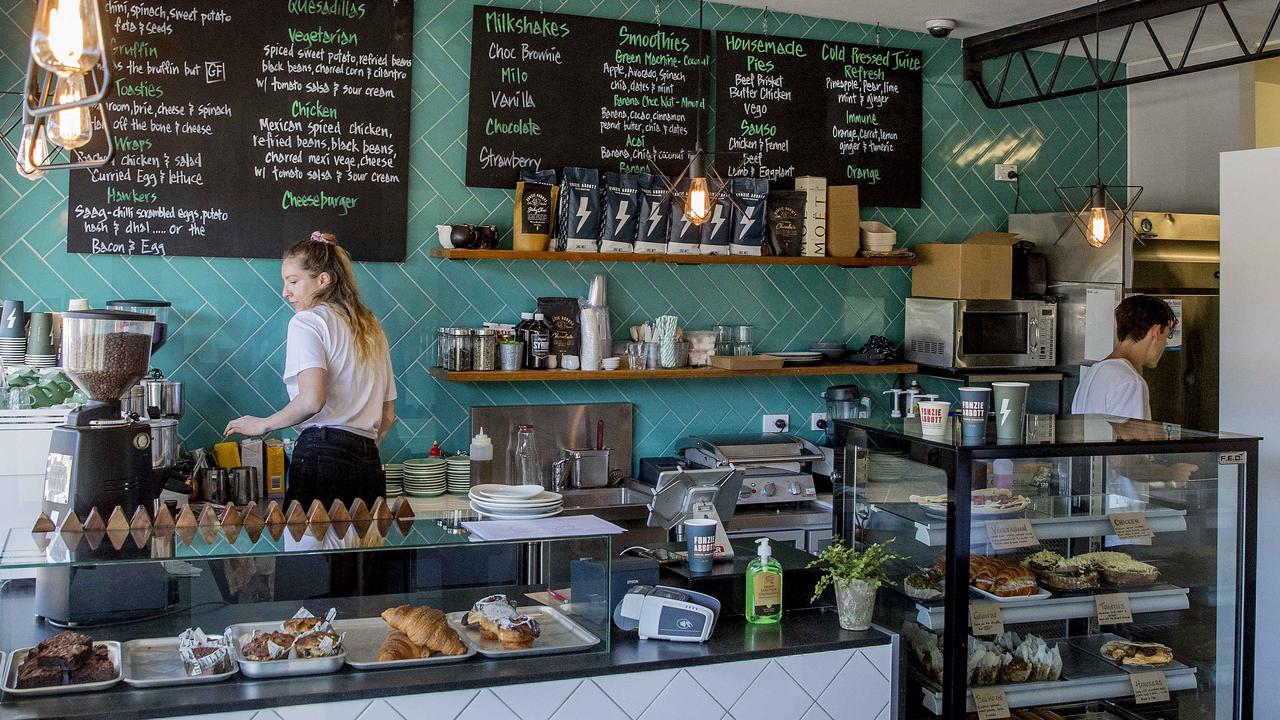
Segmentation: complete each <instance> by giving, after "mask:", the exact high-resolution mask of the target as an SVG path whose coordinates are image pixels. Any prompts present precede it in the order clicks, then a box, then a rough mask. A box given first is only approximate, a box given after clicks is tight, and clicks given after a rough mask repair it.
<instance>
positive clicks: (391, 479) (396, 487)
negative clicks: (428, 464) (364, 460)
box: [382, 463, 404, 498]
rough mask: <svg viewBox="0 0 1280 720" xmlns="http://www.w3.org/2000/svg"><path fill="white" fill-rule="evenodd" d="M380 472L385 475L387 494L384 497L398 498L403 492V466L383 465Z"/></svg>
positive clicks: (398, 464)
mask: <svg viewBox="0 0 1280 720" xmlns="http://www.w3.org/2000/svg"><path fill="white" fill-rule="evenodd" d="M382 471H383V472H385V473H386V474H387V494H386V495H385V497H389V498H393V497H399V496H400V493H402V492H404V465H401V464H400V463H393V464H390V465H383V466H382Z"/></svg>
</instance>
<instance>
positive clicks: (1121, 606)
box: [1093, 593, 1133, 625]
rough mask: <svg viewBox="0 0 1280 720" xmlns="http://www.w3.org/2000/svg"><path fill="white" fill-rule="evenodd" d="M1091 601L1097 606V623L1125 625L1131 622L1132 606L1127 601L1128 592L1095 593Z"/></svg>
mask: <svg viewBox="0 0 1280 720" xmlns="http://www.w3.org/2000/svg"><path fill="white" fill-rule="evenodd" d="M1093 602H1094V605H1096V606H1097V608H1098V624H1099V625H1125V624H1128V623H1131V622H1133V606H1132V604H1130V602H1129V593H1107V594H1106V595H1095V596H1094V597H1093Z"/></svg>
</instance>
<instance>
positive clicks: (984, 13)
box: [716, 0, 1280, 64]
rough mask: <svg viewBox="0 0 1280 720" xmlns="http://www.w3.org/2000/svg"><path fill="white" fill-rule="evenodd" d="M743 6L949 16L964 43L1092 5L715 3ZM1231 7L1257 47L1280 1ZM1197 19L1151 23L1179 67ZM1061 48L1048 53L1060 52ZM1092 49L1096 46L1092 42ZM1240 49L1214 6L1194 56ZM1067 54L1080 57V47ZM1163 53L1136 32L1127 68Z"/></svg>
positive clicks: (898, 22) (960, 0)
mask: <svg viewBox="0 0 1280 720" xmlns="http://www.w3.org/2000/svg"><path fill="white" fill-rule="evenodd" d="M716 1H717V2H725V3H727V4H730V5H740V6H743V7H753V8H763V7H766V6H767V7H768V8H769V10H770V12H791V13H798V14H800V15H811V16H815V17H825V18H834V19H837V20H847V21H852V22H860V23H867V24H871V25H874V24H875V23H880V24H881V25H885V26H887V27H895V28H903V29H906V30H912V31H915V32H924V22H925V20H928V19H930V18H936V17H946V18H954V19H955V20H956V21H957V23H958V24H957V27H956V29H955V32H954V33H952V37H957V38H962V37H968V36H970V35H977V34H981V33H984V32H987V31H989V30H998V29H1000V28H1004V27H1008V26H1010V25H1016V24H1018V23H1022V22H1027V21H1028V20H1035V19H1038V18H1042V17H1045V16H1046V15H1052V14H1054V13H1058V12H1062V11H1064V10H1071V9H1074V8H1078V7H1084V6H1091V5H1092V3H1090V2H1088V1H1087V0H716ZM1226 4H1227V8H1228V9H1229V10H1230V11H1231V16H1232V18H1233V19H1234V20H1235V22H1236V26H1237V27H1238V29H1239V30H1240V33H1241V35H1242V36H1243V37H1244V39H1245V41H1246V42H1248V43H1251V44H1252V45H1253V46H1254V47H1256V45H1257V42H1258V41H1259V40H1260V39H1261V36H1262V33H1263V32H1264V31H1265V30H1266V26H1267V22H1268V21H1269V20H1270V19H1271V14H1272V13H1273V12H1274V11H1275V8H1276V0H1227V3H1226ZM1195 16H1196V14H1195V13H1194V12H1191V13H1181V14H1179V15H1175V16H1171V17H1169V18H1166V19H1162V20H1158V21H1153V23H1152V25H1153V27H1155V30H1156V33H1157V36H1158V37H1159V38H1160V42H1161V44H1162V45H1164V49H1165V52H1166V53H1168V54H1169V55H1170V57H1171V59H1172V61H1173V62H1174V64H1177V62H1178V57H1180V56H1181V54H1182V52H1183V50H1184V49H1185V47H1186V41H1187V36H1188V35H1189V34H1190V32H1191V27H1192V25H1193V24H1194V22H1195ZM1123 37H1124V33H1123V30H1115V31H1110V32H1105V33H1103V34H1102V38H1101V46H1102V52H1103V56H1104V57H1108V59H1111V58H1114V56H1115V54H1116V53H1117V52H1118V51H1119V49H1120V43H1121V41H1122V40H1123ZM1273 39H1277V40H1280V28H1278V29H1277V30H1276V31H1275V32H1273ZM1060 47H1061V45H1059V46H1057V47H1053V48H1048V49H1049V50H1051V51H1052V52H1055V53H1056V52H1058V51H1059V49H1060ZM1090 48H1091V49H1092V43H1090ZM1224 48H1227V49H1230V48H1235V51H1236V52H1238V51H1239V48H1238V47H1237V46H1236V44H1235V38H1234V35H1232V33H1231V30H1230V27H1229V26H1228V25H1227V23H1226V21H1225V20H1223V18H1222V14H1221V12H1219V11H1218V10H1217V9H1216V7H1210V8H1209V10H1208V11H1207V13H1206V15H1205V19H1204V22H1203V24H1202V26H1201V29H1200V31H1199V32H1198V33H1197V35H1196V41H1195V43H1194V46H1193V49H1192V53H1193V54H1194V55H1196V56H1197V58H1199V57H1200V56H1201V55H1203V54H1211V55H1216V54H1220V52H1221V51H1222V50H1223V49H1224ZM1068 52H1071V53H1072V54H1076V55H1079V54H1082V53H1081V51H1080V48H1079V46H1078V45H1073V47H1071V48H1070V50H1069V51H1068ZM1158 58H1159V52H1158V51H1157V50H1156V48H1155V46H1154V45H1153V44H1152V42H1151V40H1150V38H1149V37H1147V35H1146V34H1145V33H1137V32H1135V33H1134V35H1133V37H1132V38H1131V39H1130V41H1129V46H1128V48H1127V49H1126V50H1125V57H1124V60H1125V61H1126V62H1128V63H1131V64H1132V63H1140V62H1144V61H1146V62H1150V61H1156V62H1159V60H1158Z"/></svg>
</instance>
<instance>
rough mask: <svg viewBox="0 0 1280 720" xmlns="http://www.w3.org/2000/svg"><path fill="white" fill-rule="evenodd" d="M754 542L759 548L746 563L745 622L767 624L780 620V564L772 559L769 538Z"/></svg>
mask: <svg viewBox="0 0 1280 720" xmlns="http://www.w3.org/2000/svg"><path fill="white" fill-rule="evenodd" d="M756 544H757V545H759V546H760V550H759V551H758V554H757V555H756V557H755V559H753V560H752V561H751V562H750V563H749V564H748V565H747V607H746V612H747V622H752V623H756V624H759V625H769V624H773V623H776V622H778V621H780V620H782V564H781V563H779V562H778V561H777V560H774V559H773V548H771V547H769V538H760V539H759V540H756Z"/></svg>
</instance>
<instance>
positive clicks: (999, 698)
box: [971, 687, 1009, 720]
mask: <svg viewBox="0 0 1280 720" xmlns="http://www.w3.org/2000/svg"><path fill="white" fill-rule="evenodd" d="M971 692H972V693H973V704H974V706H976V707H977V708H978V720H1004V719H1005V718H1007V717H1009V698H1008V696H1006V695H1005V694H1004V690H1001V689H1000V688H992V687H976V688H973V689H972V690H971Z"/></svg>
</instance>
